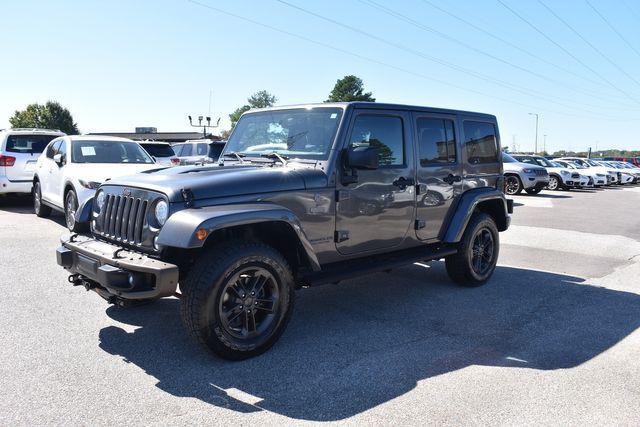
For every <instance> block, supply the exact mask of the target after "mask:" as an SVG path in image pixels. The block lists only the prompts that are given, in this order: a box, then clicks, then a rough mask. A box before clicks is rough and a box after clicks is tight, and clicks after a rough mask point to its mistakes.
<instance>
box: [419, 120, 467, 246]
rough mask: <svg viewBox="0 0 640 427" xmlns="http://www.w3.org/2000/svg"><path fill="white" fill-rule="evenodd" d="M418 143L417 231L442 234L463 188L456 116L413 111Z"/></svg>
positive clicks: (427, 237) (431, 235)
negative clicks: (451, 209) (450, 211)
mask: <svg viewBox="0 0 640 427" xmlns="http://www.w3.org/2000/svg"><path fill="white" fill-rule="evenodd" d="M413 118H414V124H415V125H414V127H415V141H416V146H417V158H418V162H417V187H416V192H417V196H416V206H417V208H416V223H415V228H416V235H417V236H418V238H419V239H420V240H430V239H436V238H438V236H439V234H440V231H441V228H442V226H443V224H445V220H446V218H447V215H448V213H449V209H450V208H451V205H452V203H453V201H454V199H455V197H456V196H457V195H459V194H460V192H461V191H462V167H461V163H460V161H459V156H458V142H457V141H458V139H457V138H456V117H455V115H445V114H437V115H436V114H423V113H413Z"/></svg>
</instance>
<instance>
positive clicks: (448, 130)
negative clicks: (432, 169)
mask: <svg viewBox="0 0 640 427" xmlns="http://www.w3.org/2000/svg"><path fill="white" fill-rule="evenodd" d="M416 127H417V129H418V152H419V155H420V166H430V165H441V164H450V163H455V162H456V137H455V132H454V126H453V120H446V119H425V118H419V119H418V120H417V123H416Z"/></svg>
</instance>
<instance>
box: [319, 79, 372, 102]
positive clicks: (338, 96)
mask: <svg viewBox="0 0 640 427" xmlns="http://www.w3.org/2000/svg"><path fill="white" fill-rule="evenodd" d="M349 101H369V102H375V101H376V99H375V98H374V97H372V96H371V92H366V93H365V92H364V83H363V82H362V79H361V78H359V77H356V76H352V75H349V76H344V77H343V78H341V79H338V81H336V84H335V86H334V87H333V90H332V91H331V93H330V94H329V99H327V100H326V101H325V102H349Z"/></svg>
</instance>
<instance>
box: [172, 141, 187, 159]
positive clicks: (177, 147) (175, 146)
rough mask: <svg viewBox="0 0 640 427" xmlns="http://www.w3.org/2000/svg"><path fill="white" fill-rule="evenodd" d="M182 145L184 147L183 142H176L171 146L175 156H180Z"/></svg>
mask: <svg viewBox="0 0 640 427" xmlns="http://www.w3.org/2000/svg"><path fill="white" fill-rule="evenodd" d="M182 147H184V144H178V145H174V146H173V152H174V153H175V154H176V156H178V157H180V156H181V155H182V154H181V153H182Z"/></svg>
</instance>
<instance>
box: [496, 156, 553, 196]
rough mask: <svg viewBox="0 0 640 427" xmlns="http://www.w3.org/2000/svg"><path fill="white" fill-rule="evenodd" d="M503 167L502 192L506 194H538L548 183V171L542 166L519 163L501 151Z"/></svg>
mask: <svg viewBox="0 0 640 427" xmlns="http://www.w3.org/2000/svg"><path fill="white" fill-rule="evenodd" d="M502 163H503V167H504V192H505V193H506V194H508V195H516V194H520V193H521V192H522V190H524V191H526V192H527V193H528V194H538V193H539V192H540V191H542V189H543V188H545V187H546V186H548V185H549V173H548V172H547V170H546V169H545V168H543V167H542V166H537V165H533V164H527V163H521V162H519V161H518V160H516V159H514V158H513V157H511V156H510V155H509V154H507V153H502Z"/></svg>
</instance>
